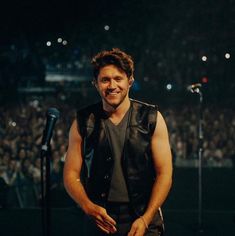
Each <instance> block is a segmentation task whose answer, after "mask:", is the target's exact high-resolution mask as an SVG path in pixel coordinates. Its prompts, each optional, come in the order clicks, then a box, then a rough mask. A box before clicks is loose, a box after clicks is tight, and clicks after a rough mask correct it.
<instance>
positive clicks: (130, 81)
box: [129, 76, 135, 87]
mask: <svg viewBox="0 0 235 236" xmlns="http://www.w3.org/2000/svg"><path fill="white" fill-rule="evenodd" d="M134 81H135V79H134V77H133V76H131V78H130V79H129V86H130V87H131V86H132V84H133V83H134Z"/></svg>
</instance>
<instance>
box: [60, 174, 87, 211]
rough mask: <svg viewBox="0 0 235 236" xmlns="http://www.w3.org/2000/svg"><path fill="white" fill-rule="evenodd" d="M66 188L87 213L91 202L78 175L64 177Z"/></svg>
mask: <svg viewBox="0 0 235 236" xmlns="http://www.w3.org/2000/svg"><path fill="white" fill-rule="evenodd" d="M64 186H65V189H66V190H67V192H68V194H69V195H70V196H71V198H72V199H73V200H74V201H75V202H76V203H77V204H79V205H80V207H81V208H82V209H83V211H84V212H85V213H86V211H87V208H88V207H89V205H91V204H92V202H91V200H90V199H89V197H88V196H87V194H86V191H85V189H84V187H83V185H82V183H81V181H80V179H79V178H78V176H77V175H73V174H70V175H68V176H65V177H64Z"/></svg>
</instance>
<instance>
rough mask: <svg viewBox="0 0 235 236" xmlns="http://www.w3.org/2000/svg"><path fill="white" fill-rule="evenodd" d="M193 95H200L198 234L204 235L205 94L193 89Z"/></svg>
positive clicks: (198, 88)
mask: <svg viewBox="0 0 235 236" xmlns="http://www.w3.org/2000/svg"><path fill="white" fill-rule="evenodd" d="M191 92H192V93H196V94H198V95H199V117H198V150H197V151H198V232H199V233H203V227H202V152H203V138H204V137H203V93H202V91H201V89H200V87H196V88H192V89H191Z"/></svg>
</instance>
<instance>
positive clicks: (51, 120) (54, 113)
mask: <svg viewBox="0 0 235 236" xmlns="http://www.w3.org/2000/svg"><path fill="white" fill-rule="evenodd" d="M59 117H60V112H59V111H58V110H57V109H56V108H53V107H51V108H49V109H48V110H47V122H46V127H45V129H44V131H43V137H42V151H47V150H48V148H49V144H50V140H51V136H52V131H53V129H54V126H55V123H56V121H57V119H58V118H59Z"/></svg>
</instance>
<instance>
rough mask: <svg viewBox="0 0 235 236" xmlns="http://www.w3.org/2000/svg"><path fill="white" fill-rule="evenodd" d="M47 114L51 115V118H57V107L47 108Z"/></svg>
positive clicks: (58, 115) (58, 114)
mask: <svg viewBox="0 0 235 236" xmlns="http://www.w3.org/2000/svg"><path fill="white" fill-rule="evenodd" d="M47 116H51V117H53V118H56V119H58V118H59V117H60V112H59V110H58V109H56V108H54V107H50V108H48V110H47Z"/></svg>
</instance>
